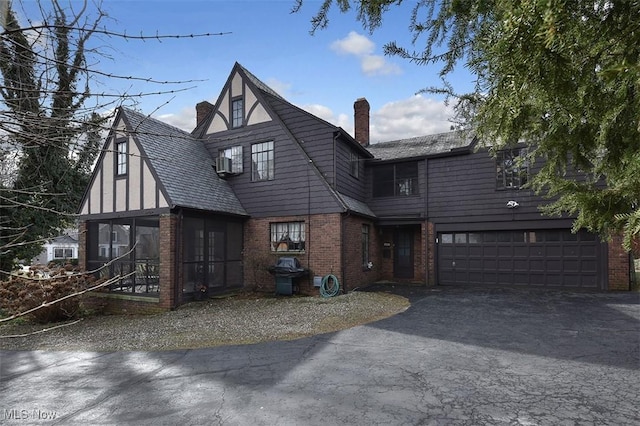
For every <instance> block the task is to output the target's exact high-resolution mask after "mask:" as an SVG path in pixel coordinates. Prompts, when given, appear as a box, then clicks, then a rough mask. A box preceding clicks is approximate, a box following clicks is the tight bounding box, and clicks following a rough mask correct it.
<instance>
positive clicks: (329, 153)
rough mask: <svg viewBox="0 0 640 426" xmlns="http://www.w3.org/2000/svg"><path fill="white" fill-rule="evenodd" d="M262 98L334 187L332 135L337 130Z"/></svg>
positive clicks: (273, 99) (282, 104)
mask: <svg viewBox="0 0 640 426" xmlns="http://www.w3.org/2000/svg"><path fill="white" fill-rule="evenodd" d="M264 96H265V97H266V98H267V99H268V101H269V105H270V106H271V107H272V108H273V110H274V112H275V113H276V114H277V115H278V117H280V119H281V120H282V121H283V123H284V124H285V126H286V127H287V129H288V130H289V131H290V132H291V134H292V135H293V136H294V137H295V138H296V139H297V140H298V141H299V142H300V146H301V147H302V148H303V149H304V151H305V152H306V153H307V155H308V156H309V157H310V158H311V159H312V160H313V162H314V164H315V166H316V167H317V168H318V170H320V172H321V173H322V175H323V176H324V178H325V179H326V180H327V182H328V183H329V185H332V186H333V185H335V179H336V171H335V163H334V158H335V155H334V150H335V147H334V134H335V132H336V131H337V128H336V127H335V126H332V125H330V124H329V123H326V122H324V121H322V120H320V119H318V118H317V117H315V116H313V115H311V114H309V113H307V112H305V111H303V110H300V109H298V108H295V107H292V105H291V104H288V103H286V102H283V101H282V100H281V99H279V98H276V97H274V96H270V95H268V94H264Z"/></svg>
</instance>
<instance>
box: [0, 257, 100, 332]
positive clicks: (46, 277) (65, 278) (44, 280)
mask: <svg viewBox="0 0 640 426" xmlns="http://www.w3.org/2000/svg"><path fill="white" fill-rule="evenodd" d="M77 272H78V271H75V270H74V268H72V267H69V266H66V267H60V268H55V269H49V268H46V267H42V266H38V267H31V268H30V270H29V271H21V272H16V273H13V274H11V276H10V277H9V278H8V279H7V280H5V281H0V311H2V312H3V314H5V315H6V316H11V315H15V314H18V313H22V312H25V311H28V310H29V309H32V308H35V307H36V306H40V305H42V304H43V303H45V302H51V301H54V300H57V299H60V298H62V297H64V296H68V295H70V294H73V293H75V292H78V291H81V290H84V289H86V288H87V287H89V286H91V285H93V284H95V279H94V278H93V277H92V276H90V275H84V274H78V273H77ZM80 310H81V303H80V297H71V298H69V299H66V300H64V301H62V302H58V303H56V304H54V305H52V306H46V307H42V308H40V309H38V310H36V311H34V312H32V313H31V314H29V317H30V318H31V319H32V320H34V321H35V322H38V323H42V324H44V323H49V322H56V321H64V320H67V319H70V318H75V317H77V316H78V315H79V313H80Z"/></svg>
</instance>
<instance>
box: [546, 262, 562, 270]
mask: <svg viewBox="0 0 640 426" xmlns="http://www.w3.org/2000/svg"><path fill="white" fill-rule="evenodd" d="M547 272H562V260H560V259H549V260H547Z"/></svg>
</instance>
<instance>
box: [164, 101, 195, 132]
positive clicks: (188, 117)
mask: <svg viewBox="0 0 640 426" xmlns="http://www.w3.org/2000/svg"><path fill="white" fill-rule="evenodd" d="M156 119H158V120H160V121H163V122H165V123H167V124H170V125H172V126H174V127H177V128H179V129H182V130H184V131H185V132H191V131H192V130H193V129H194V128H195V127H196V108H195V106H194V107H193V108H183V109H182V110H181V111H180V112H178V113H170V114H160V115H158V116H157V117H156Z"/></svg>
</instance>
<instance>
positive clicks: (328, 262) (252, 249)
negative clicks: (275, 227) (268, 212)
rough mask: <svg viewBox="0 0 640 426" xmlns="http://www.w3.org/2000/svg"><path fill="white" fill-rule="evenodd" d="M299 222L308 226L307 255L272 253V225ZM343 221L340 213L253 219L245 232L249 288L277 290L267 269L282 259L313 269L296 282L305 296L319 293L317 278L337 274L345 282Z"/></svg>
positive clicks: (306, 230) (246, 283)
mask: <svg viewBox="0 0 640 426" xmlns="http://www.w3.org/2000/svg"><path fill="white" fill-rule="evenodd" d="M298 221H300V222H304V223H305V234H306V250H305V251H304V252H303V253H299V252H273V251H271V241H270V240H271V231H270V224H271V223H274V222H298ZM341 221H342V218H341V215H340V214H324V215H311V216H278V217H267V218H257V219H256V218H254V219H249V220H248V221H247V222H246V223H245V229H244V231H245V232H244V267H245V271H244V275H245V288H248V289H253V290H257V291H275V278H274V276H273V275H271V274H270V273H269V272H268V271H267V267H268V266H270V265H274V264H275V263H276V261H277V260H278V258H279V257H281V256H291V257H297V258H298V260H299V261H300V263H301V265H302V266H303V267H305V268H309V269H310V271H311V272H310V276H308V277H303V278H299V279H297V280H296V284H297V285H298V286H299V291H300V293H301V294H311V295H313V294H318V289H317V288H315V287H314V286H313V277H314V276H315V275H321V276H324V275H327V274H334V275H335V276H336V277H337V278H338V279H339V280H340V282H343V276H342V262H341V251H342V232H341ZM358 241H359V240H358Z"/></svg>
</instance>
